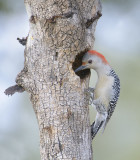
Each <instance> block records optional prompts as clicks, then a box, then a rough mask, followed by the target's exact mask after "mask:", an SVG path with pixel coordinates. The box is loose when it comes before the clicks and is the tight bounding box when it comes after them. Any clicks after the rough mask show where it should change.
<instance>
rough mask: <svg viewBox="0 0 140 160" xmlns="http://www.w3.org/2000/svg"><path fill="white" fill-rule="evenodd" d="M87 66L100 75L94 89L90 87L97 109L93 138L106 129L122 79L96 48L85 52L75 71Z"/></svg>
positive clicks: (92, 131)
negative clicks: (100, 130)
mask: <svg viewBox="0 0 140 160" xmlns="http://www.w3.org/2000/svg"><path fill="white" fill-rule="evenodd" d="M87 68H89V69H94V70H95V71H96V72H97V75H98V80H97V83H96V86H95V88H94V89H92V91H91V89H88V92H89V94H90V97H91V98H92V103H93V104H94V107H95V109H96V111H97V114H96V118H95V121H94V122H93V124H92V125H91V134H92V139H93V138H94V137H95V135H96V134H97V132H98V131H99V129H101V128H103V130H104V129H105V127H106V124H107V122H108V121H109V119H110V117H111V116H112V114H113V112H114V109H115V106H116V103H117V100H118V98H119V94H120V80H119V78H118V76H117V75H116V73H115V71H114V70H113V69H112V68H111V66H110V65H109V63H108V62H107V60H106V59H105V57H104V56H103V55H102V54H100V53H98V52H97V51H95V50H90V51H88V52H87V53H85V55H84V57H83V59H82V65H81V66H80V67H79V68H77V69H76V70H75V72H78V71H80V70H84V69H87ZM93 90H94V91H93ZM92 92H93V94H92Z"/></svg>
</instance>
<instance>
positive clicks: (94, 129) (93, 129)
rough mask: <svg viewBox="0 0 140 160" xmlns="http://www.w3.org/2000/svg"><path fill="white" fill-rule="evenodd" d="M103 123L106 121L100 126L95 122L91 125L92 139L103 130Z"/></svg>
mask: <svg viewBox="0 0 140 160" xmlns="http://www.w3.org/2000/svg"><path fill="white" fill-rule="evenodd" d="M103 122H104V121H101V122H100V123H99V124H97V123H95V121H94V122H93V124H92V125H91V137H92V139H93V138H94V137H95V136H96V134H97V133H98V131H99V130H100V129H101V128H102V125H103Z"/></svg>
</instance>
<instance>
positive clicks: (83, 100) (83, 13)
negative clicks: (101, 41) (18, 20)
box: [16, 0, 101, 160]
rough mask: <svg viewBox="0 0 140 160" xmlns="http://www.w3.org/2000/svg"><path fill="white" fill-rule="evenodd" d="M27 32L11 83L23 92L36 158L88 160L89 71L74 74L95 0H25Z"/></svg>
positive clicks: (95, 13) (92, 23)
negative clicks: (33, 123)
mask: <svg viewBox="0 0 140 160" xmlns="http://www.w3.org/2000/svg"><path fill="white" fill-rule="evenodd" d="M24 2H25V6H26V9H27V13H28V17H29V25H30V30H29V35H28V38H27V42H26V46H25V62H24V69H23V70H22V71H21V73H19V74H18V76H17V79H16V83H17V85H18V86H20V87H21V88H22V89H23V90H25V91H27V92H29V94H30V97H31V101H32V104H33V108H34V111H35V113H36V117H37V120H38V125H39V130H40V154H41V159H42V160H63V159H66V160H92V159H93V156H92V140H91V133H90V120H89V107H88V98H87V96H86V94H85V93H84V90H85V89H87V88H88V85H89V78H90V71H89V70H85V71H81V72H80V73H79V74H78V75H76V74H75V72H74V69H76V68H77V67H78V66H80V64H81V59H82V56H83V54H84V53H85V52H86V51H87V50H89V49H91V48H92V46H93V44H94V31H95V27H96V23H97V19H98V18H99V17H100V16H101V15H100V11H101V5H100V1H99V0H25V1H24Z"/></svg>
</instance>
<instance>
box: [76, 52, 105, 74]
mask: <svg viewBox="0 0 140 160" xmlns="http://www.w3.org/2000/svg"><path fill="white" fill-rule="evenodd" d="M94 52H95V51H94ZM94 52H93V53H92V52H91V53H90V51H89V52H87V53H85V55H84V57H83V59H82V65H81V66H80V67H78V68H77V69H76V70H75V72H78V71H81V70H84V69H94V70H96V71H97V70H99V69H100V68H103V67H104V66H105V65H106V64H107V61H106V59H105V58H104V56H103V55H101V54H95V53H96V52H95V53H94ZM97 53H98V52H97Z"/></svg>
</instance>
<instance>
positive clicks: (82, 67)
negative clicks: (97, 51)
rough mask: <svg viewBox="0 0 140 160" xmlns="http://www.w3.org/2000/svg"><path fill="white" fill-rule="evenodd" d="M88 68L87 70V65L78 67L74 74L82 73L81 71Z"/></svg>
mask: <svg viewBox="0 0 140 160" xmlns="http://www.w3.org/2000/svg"><path fill="white" fill-rule="evenodd" d="M86 68H87V66H86V65H85V66H80V67H78V68H77V69H76V70H75V71H74V72H75V73H76V72H78V71H81V70H84V69H86Z"/></svg>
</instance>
